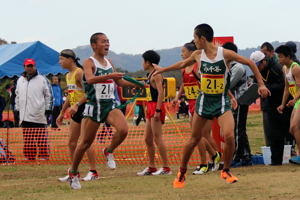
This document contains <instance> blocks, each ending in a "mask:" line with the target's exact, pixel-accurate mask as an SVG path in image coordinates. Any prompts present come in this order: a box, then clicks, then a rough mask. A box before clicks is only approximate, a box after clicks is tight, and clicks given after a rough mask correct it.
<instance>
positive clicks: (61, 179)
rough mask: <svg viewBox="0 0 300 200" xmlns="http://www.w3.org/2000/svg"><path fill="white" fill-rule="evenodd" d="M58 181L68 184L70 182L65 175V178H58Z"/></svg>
mask: <svg viewBox="0 0 300 200" xmlns="http://www.w3.org/2000/svg"><path fill="white" fill-rule="evenodd" d="M58 181H59V182H69V181H70V176H69V175H67V176H65V177H62V178H58Z"/></svg>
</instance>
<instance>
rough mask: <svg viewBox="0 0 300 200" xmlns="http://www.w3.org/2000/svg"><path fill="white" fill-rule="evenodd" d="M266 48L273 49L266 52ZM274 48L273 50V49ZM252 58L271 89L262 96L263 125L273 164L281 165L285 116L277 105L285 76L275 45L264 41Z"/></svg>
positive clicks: (279, 103) (280, 98)
mask: <svg viewBox="0 0 300 200" xmlns="http://www.w3.org/2000/svg"><path fill="white" fill-rule="evenodd" d="M264 48H269V49H268V50H271V51H269V52H267V53H266V54H264V53H263V52H264V50H265V49H264ZM272 49H273V50H272ZM250 59H251V60H252V61H253V62H255V63H256V66H257V67H258V69H259V71H260V73H261V75H262V77H263V80H264V83H265V85H266V87H267V88H268V89H269V90H270V92H271V96H268V97H267V98H265V99H262V98H261V110H262V112H263V126H264V133H265V142H266V146H270V148H271V153H272V156H271V160H272V165H281V164H282V156H283V149H284V137H285V133H284V128H283V125H282V122H283V120H284V119H283V116H282V115H280V114H279V113H278V112H277V107H278V106H279V105H281V100H282V95H283V91H284V76H283V72H282V67H281V65H280V64H279V63H278V59H277V57H276V56H275V55H274V48H273V46H272V45H271V44H270V43H268V44H267V46H266V44H265V43H264V44H263V45H262V48H261V51H255V52H253V53H252V54H251V56H250Z"/></svg>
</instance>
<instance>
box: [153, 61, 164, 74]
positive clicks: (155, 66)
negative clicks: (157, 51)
mask: <svg viewBox="0 0 300 200" xmlns="http://www.w3.org/2000/svg"><path fill="white" fill-rule="evenodd" d="M152 65H153V67H154V69H155V72H154V73H153V76H155V75H157V74H161V73H163V69H164V68H162V67H160V66H158V65H157V64H152Z"/></svg>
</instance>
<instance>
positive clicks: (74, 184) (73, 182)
mask: <svg viewBox="0 0 300 200" xmlns="http://www.w3.org/2000/svg"><path fill="white" fill-rule="evenodd" d="M69 176H70V186H71V188H72V189H74V190H79V189H81V185H80V181H79V178H80V175H79V173H77V174H72V173H71V172H69Z"/></svg>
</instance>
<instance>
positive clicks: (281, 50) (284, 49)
mask: <svg viewBox="0 0 300 200" xmlns="http://www.w3.org/2000/svg"><path fill="white" fill-rule="evenodd" d="M275 52H276V53H278V54H279V53H280V54H283V55H284V56H286V57H288V56H290V58H292V57H293V55H294V54H293V52H292V50H291V48H290V47H289V46H287V45H280V46H279V47H277V48H276V50H275Z"/></svg>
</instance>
